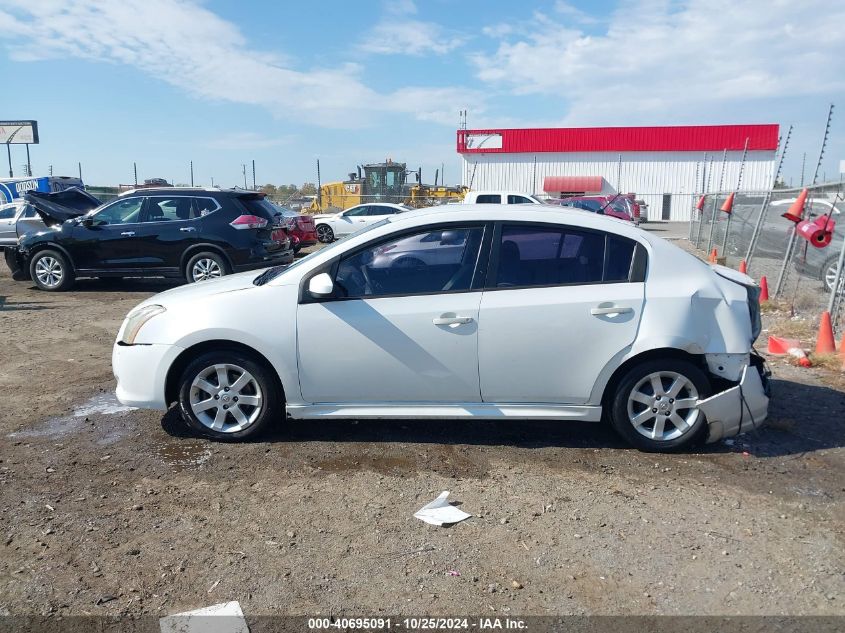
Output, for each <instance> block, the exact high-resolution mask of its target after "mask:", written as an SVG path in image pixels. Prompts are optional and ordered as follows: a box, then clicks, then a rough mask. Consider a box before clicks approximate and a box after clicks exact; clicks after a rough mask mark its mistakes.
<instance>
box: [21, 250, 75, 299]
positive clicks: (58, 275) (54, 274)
mask: <svg viewBox="0 0 845 633" xmlns="http://www.w3.org/2000/svg"><path fill="white" fill-rule="evenodd" d="M29 274H30V276H31V278H32V280H33V281H34V282H35V285H36V286H38V287H39V288H41V290H50V291H60V290H67V289H68V288H70V287H71V286H72V285H73V282H74V280H75V278H76V276H75V274H74V272H73V266H71V265H70V262H68V260H67V257H65V256H64V254H62V253H60V252H59V251H53V250H44V251H40V252H38V253H36V254H35V256H34V257H33V258H32V260H31V261H30V262H29Z"/></svg>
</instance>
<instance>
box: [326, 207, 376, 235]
mask: <svg viewBox="0 0 845 633" xmlns="http://www.w3.org/2000/svg"><path fill="white" fill-rule="evenodd" d="M368 213H369V205H366V204H362V205H359V206H357V207H352V208H351V209H347V210H346V211H344V212H343V213H341V214H340V216H339V217H338V219H337V222H335V227H334V234H335V235H337V236H343V235H351V234H352V233H355V232H356V231H360V230H361V229H363V228H364V227H365V226H367V220H368V219H369V218H368Z"/></svg>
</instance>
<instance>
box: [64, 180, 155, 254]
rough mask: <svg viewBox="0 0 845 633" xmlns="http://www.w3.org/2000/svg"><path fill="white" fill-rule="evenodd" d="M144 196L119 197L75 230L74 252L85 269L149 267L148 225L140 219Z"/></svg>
mask: <svg viewBox="0 0 845 633" xmlns="http://www.w3.org/2000/svg"><path fill="white" fill-rule="evenodd" d="M144 200H145V199H144V198H143V197H140V196H133V197H129V198H120V199H118V200H116V201H115V202H112V203H111V204H110V205H108V206H106V207H103V208H102V209H101V210H100V211H98V212H97V213H95V214H94V215H93V216H90V217H89V218H87V219H86V220H85V221H82V222H80V223H79V224H77V225H76V226H75V227H74V229H73V244H72V245H71V255H72V256H73V259H74V262H75V263H76V266H77V268H79V269H82V270H136V269H144V268H149V267H150V266H152V265H153V261H154V260H153V259H152V258H150V257H149V256H148V254H147V253H146V251H145V249H144V247H143V242H144V239H145V235H146V233H147V232H148V231H149V227H145V226H144V224H143V223H142V222H141V214H142V211H143V206H144Z"/></svg>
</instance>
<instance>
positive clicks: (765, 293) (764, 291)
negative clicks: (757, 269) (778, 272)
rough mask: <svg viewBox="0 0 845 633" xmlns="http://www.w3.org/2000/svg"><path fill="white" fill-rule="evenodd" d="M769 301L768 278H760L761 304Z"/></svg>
mask: <svg viewBox="0 0 845 633" xmlns="http://www.w3.org/2000/svg"><path fill="white" fill-rule="evenodd" d="M768 300H769V281H768V280H767V279H766V276H765V275H763V276H762V277H760V302H761V303H762V302H763V301H768Z"/></svg>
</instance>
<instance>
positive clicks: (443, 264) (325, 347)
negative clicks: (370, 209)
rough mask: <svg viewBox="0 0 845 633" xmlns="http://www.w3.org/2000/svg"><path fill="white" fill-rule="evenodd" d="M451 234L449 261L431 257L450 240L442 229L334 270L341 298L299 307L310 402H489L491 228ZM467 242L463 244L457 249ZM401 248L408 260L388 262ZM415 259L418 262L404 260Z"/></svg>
mask: <svg viewBox="0 0 845 633" xmlns="http://www.w3.org/2000/svg"><path fill="white" fill-rule="evenodd" d="M449 230H450V233H449V237H448V239H443V240H441V241H442V242H443V248H444V249H445V250H446V251H448V252H446V253H445V254H444V256H443V257H434V256H432V252H431V250H432V247H431V242H430V241H429V240H427V239H426V238H427V237H428V236H430V235H431V234H433V233H440V234H441V235H442V233H443V229H442V228H438V227H425V228H423V227H420V228H419V229H417V230H414V231H409V232H407V233H405V234H403V235H402V236H401V237H399V236H397V237H392V238H386V239H382V240H378V241H375V242H373V243H371V244H368V245H366V246H364V247H362V248H361V249H356V250H355V251H353V252H351V253H348V254H346V255H344V256H342V257H341V258H340V259H339V261H338V262H337V263H336V264H335V265H334V267H333V273H332V274H333V275H334V279H335V285H336V288H337V290H338V292H339V295H338V296H337V297H334V298H332V299H325V300H309V299H308V298H304V299H303V300H302V301H301V302H300V305H299V306H298V311H297V343H298V355H297V358H298V362H299V379H300V387H301V389H302V396H303V398H304V399H305V400H306V401H307V402H311V403H338V404H339V403H358V404H360V403H391V402H393V403H396V402H413V403H432V402H468V403H472V402H475V403H477V402H480V399H481V394H480V390H479V383H478V338H477V337H478V323H479V322H478V308H479V304H480V302H481V291H480V282H481V279H480V273H479V272H478V271H477V270H476V266H477V265H478V261H479V251H480V249H481V245H482V241H483V236H484V231H485V226H484V225H483V224H473V223H468V224H464V225H459V226H454V227H450V229H449ZM458 234H459V235H458ZM461 240H463V241H462V244H463V245H464V248H462V249H460V250H456V249H454V248H453V244H454V243H455V242H456V241H461ZM420 245H423V246H422V247H421V246H420ZM415 249H419V250H420V251H421V252H419V253H416V252H415ZM393 251H399V252H401V253H402V254H403V257H402V258H397V259H393V260H391V259H389V258H386V257H384V256H385V255H386V254H388V253H391V252H393ZM422 251H425V252H422ZM409 259H412V260H415V261H416V262H417V264H416V265H414V266H408V265H406V264H405V263H402V262H403V261H405V262H407V260H409ZM482 259H483V258H482ZM315 274H316V273H315ZM306 286H307V280H306Z"/></svg>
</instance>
